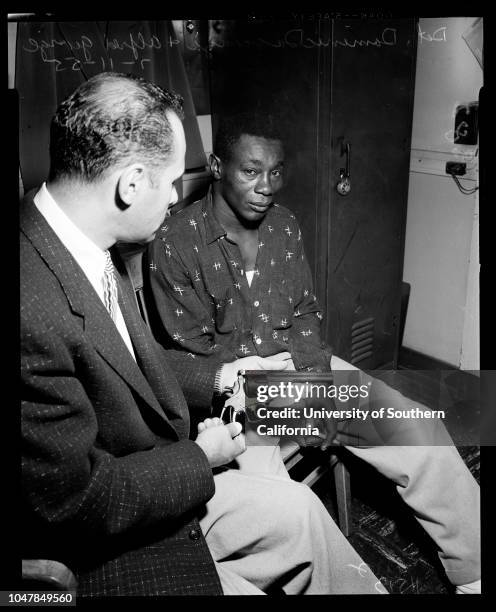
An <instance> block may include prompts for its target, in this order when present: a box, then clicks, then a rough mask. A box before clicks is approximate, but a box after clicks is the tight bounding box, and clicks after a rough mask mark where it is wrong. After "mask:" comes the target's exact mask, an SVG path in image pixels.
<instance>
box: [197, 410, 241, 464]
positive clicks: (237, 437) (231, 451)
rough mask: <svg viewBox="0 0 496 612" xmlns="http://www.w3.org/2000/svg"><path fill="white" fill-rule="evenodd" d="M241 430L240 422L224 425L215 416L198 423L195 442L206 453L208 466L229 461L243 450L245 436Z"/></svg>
mask: <svg viewBox="0 0 496 612" xmlns="http://www.w3.org/2000/svg"><path fill="white" fill-rule="evenodd" d="M241 430H242V426H241V423H236V422H235V423H228V424H227V425H224V423H223V422H222V421H221V419H219V418H217V417H215V418H213V419H205V420H204V421H202V422H201V423H198V436H197V438H196V440H195V442H196V443H197V444H198V446H199V447H200V448H201V449H202V450H203V452H204V453H205V455H207V458H208V462H209V464H210V467H213V468H214V467H219V466H220V465H225V464H226V463H230V462H231V461H232V460H233V459H235V458H236V457H237V456H238V455H241V453H244V452H245V450H246V443H245V437H244V435H243V434H242V433H241Z"/></svg>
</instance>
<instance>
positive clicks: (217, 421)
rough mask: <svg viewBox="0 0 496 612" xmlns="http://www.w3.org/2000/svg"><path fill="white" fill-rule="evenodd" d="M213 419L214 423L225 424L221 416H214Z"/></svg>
mask: <svg viewBox="0 0 496 612" xmlns="http://www.w3.org/2000/svg"><path fill="white" fill-rule="evenodd" d="M212 421H213V425H224V423H223V421H222V419H219V417H214V418H213V419H212Z"/></svg>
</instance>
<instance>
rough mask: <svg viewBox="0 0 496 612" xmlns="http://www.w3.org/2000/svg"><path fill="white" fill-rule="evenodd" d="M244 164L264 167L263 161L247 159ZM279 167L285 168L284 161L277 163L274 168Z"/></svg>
mask: <svg viewBox="0 0 496 612" xmlns="http://www.w3.org/2000/svg"><path fill="white" fill-rule="evenodd" d="M243 163H245V164H252V165H253V166H262V165H263V161H261V160H260V159H247V160H245V161H244V162H243ZM277 166H284V162H283V161H277V162H276V163H275V164H274V167H277Z"/></svg>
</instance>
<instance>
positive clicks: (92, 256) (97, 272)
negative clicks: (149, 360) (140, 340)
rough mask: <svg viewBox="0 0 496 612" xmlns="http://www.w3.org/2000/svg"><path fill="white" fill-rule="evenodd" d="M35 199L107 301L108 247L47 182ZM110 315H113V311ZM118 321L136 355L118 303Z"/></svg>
mask: <svg viewBox="0 0 496 612" xmlns="http://www.w3.org/2000/svg"><path fill="white" fill-rule="evenodd" d="M34 203H35V205H36V208H37V209H38V210H39V211H40V213H41V214H42V215H43V217H44V218H45V219H46V221H47V223H48V224H49V225H50V227H51V228H52V229H53V231H54V232H55V233H56V234H57V236H58V238H59V239H60V241H61V242H62V243H63V245H64V246H65V247H66V249H67V250H68V251H69V252H70V253H71V255H72V256H73V257H74V259H75V260H76V261H77V263H78V264H79V266H80V267H81V268H82V270H83V272H84V273H85V274H86V277H87V278H88V280H89V281H90V283H91V285H92V286H93V289H94V290H95V291H96V293H97V295H98V297H99V298H100V299H101V301H102V303H103V304H105V302H104V297H103V273H104V270H105V264H106V257H105V251H102V249H101V248H100V247H98V246H97V245H96V244H95V243H94V242H93V241H92V240H90V239H89V238H88V237H87V236H86V235H85V234H83V232H82V231H81V230H80V229H79V228H78V227H77V226H76V225H75V224H74V223H73V222H72V221H71V220H70V219H69V217H68V216H67V215H66V214H65V213H64V211H63V210H62V209H61V208H60V206H58V204H57V203H56V202H55V200H54V199H53V197H52V196H51V195H50V193H49V191H48V189H47V186H46V183H43V185H42V186H41V188H40V190H39V191H38V193H37V194H36V195H35V197H34ZM108 316H109V317H110V314H109V315H108ZM115 325H116V327H117V330H118V331H119V333H120V335H121V336H122V339H123V340H124V342H125V343H126V346H127V347H128V349H129V351H130V353H131V355H132V356H133V358H134V359H136V357H135V354H134V350H133V345H132V343H131V338H130V337H129V332H128V331H127V327H126V323H125V322H124V317H123V316H122V312H121V309H120V307H119V305H118V306H117V312H116V320H115Z"/></svg>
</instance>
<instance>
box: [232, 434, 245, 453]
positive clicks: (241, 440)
mask: <svg viewBox="0 0 496 612" xmlns="http://www.w3.org/2000/svg"><path fill="white" fill-rule="evenodd" d="M233 444H235V445H236V447H237V449H238V452H237V455H241V453H244V452H245V450H246V437H245V435H244V434H242V433H241V434H238V435H237V436H236V437H235V438H233ZM237 455H236V456H237Z"/></svg>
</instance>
